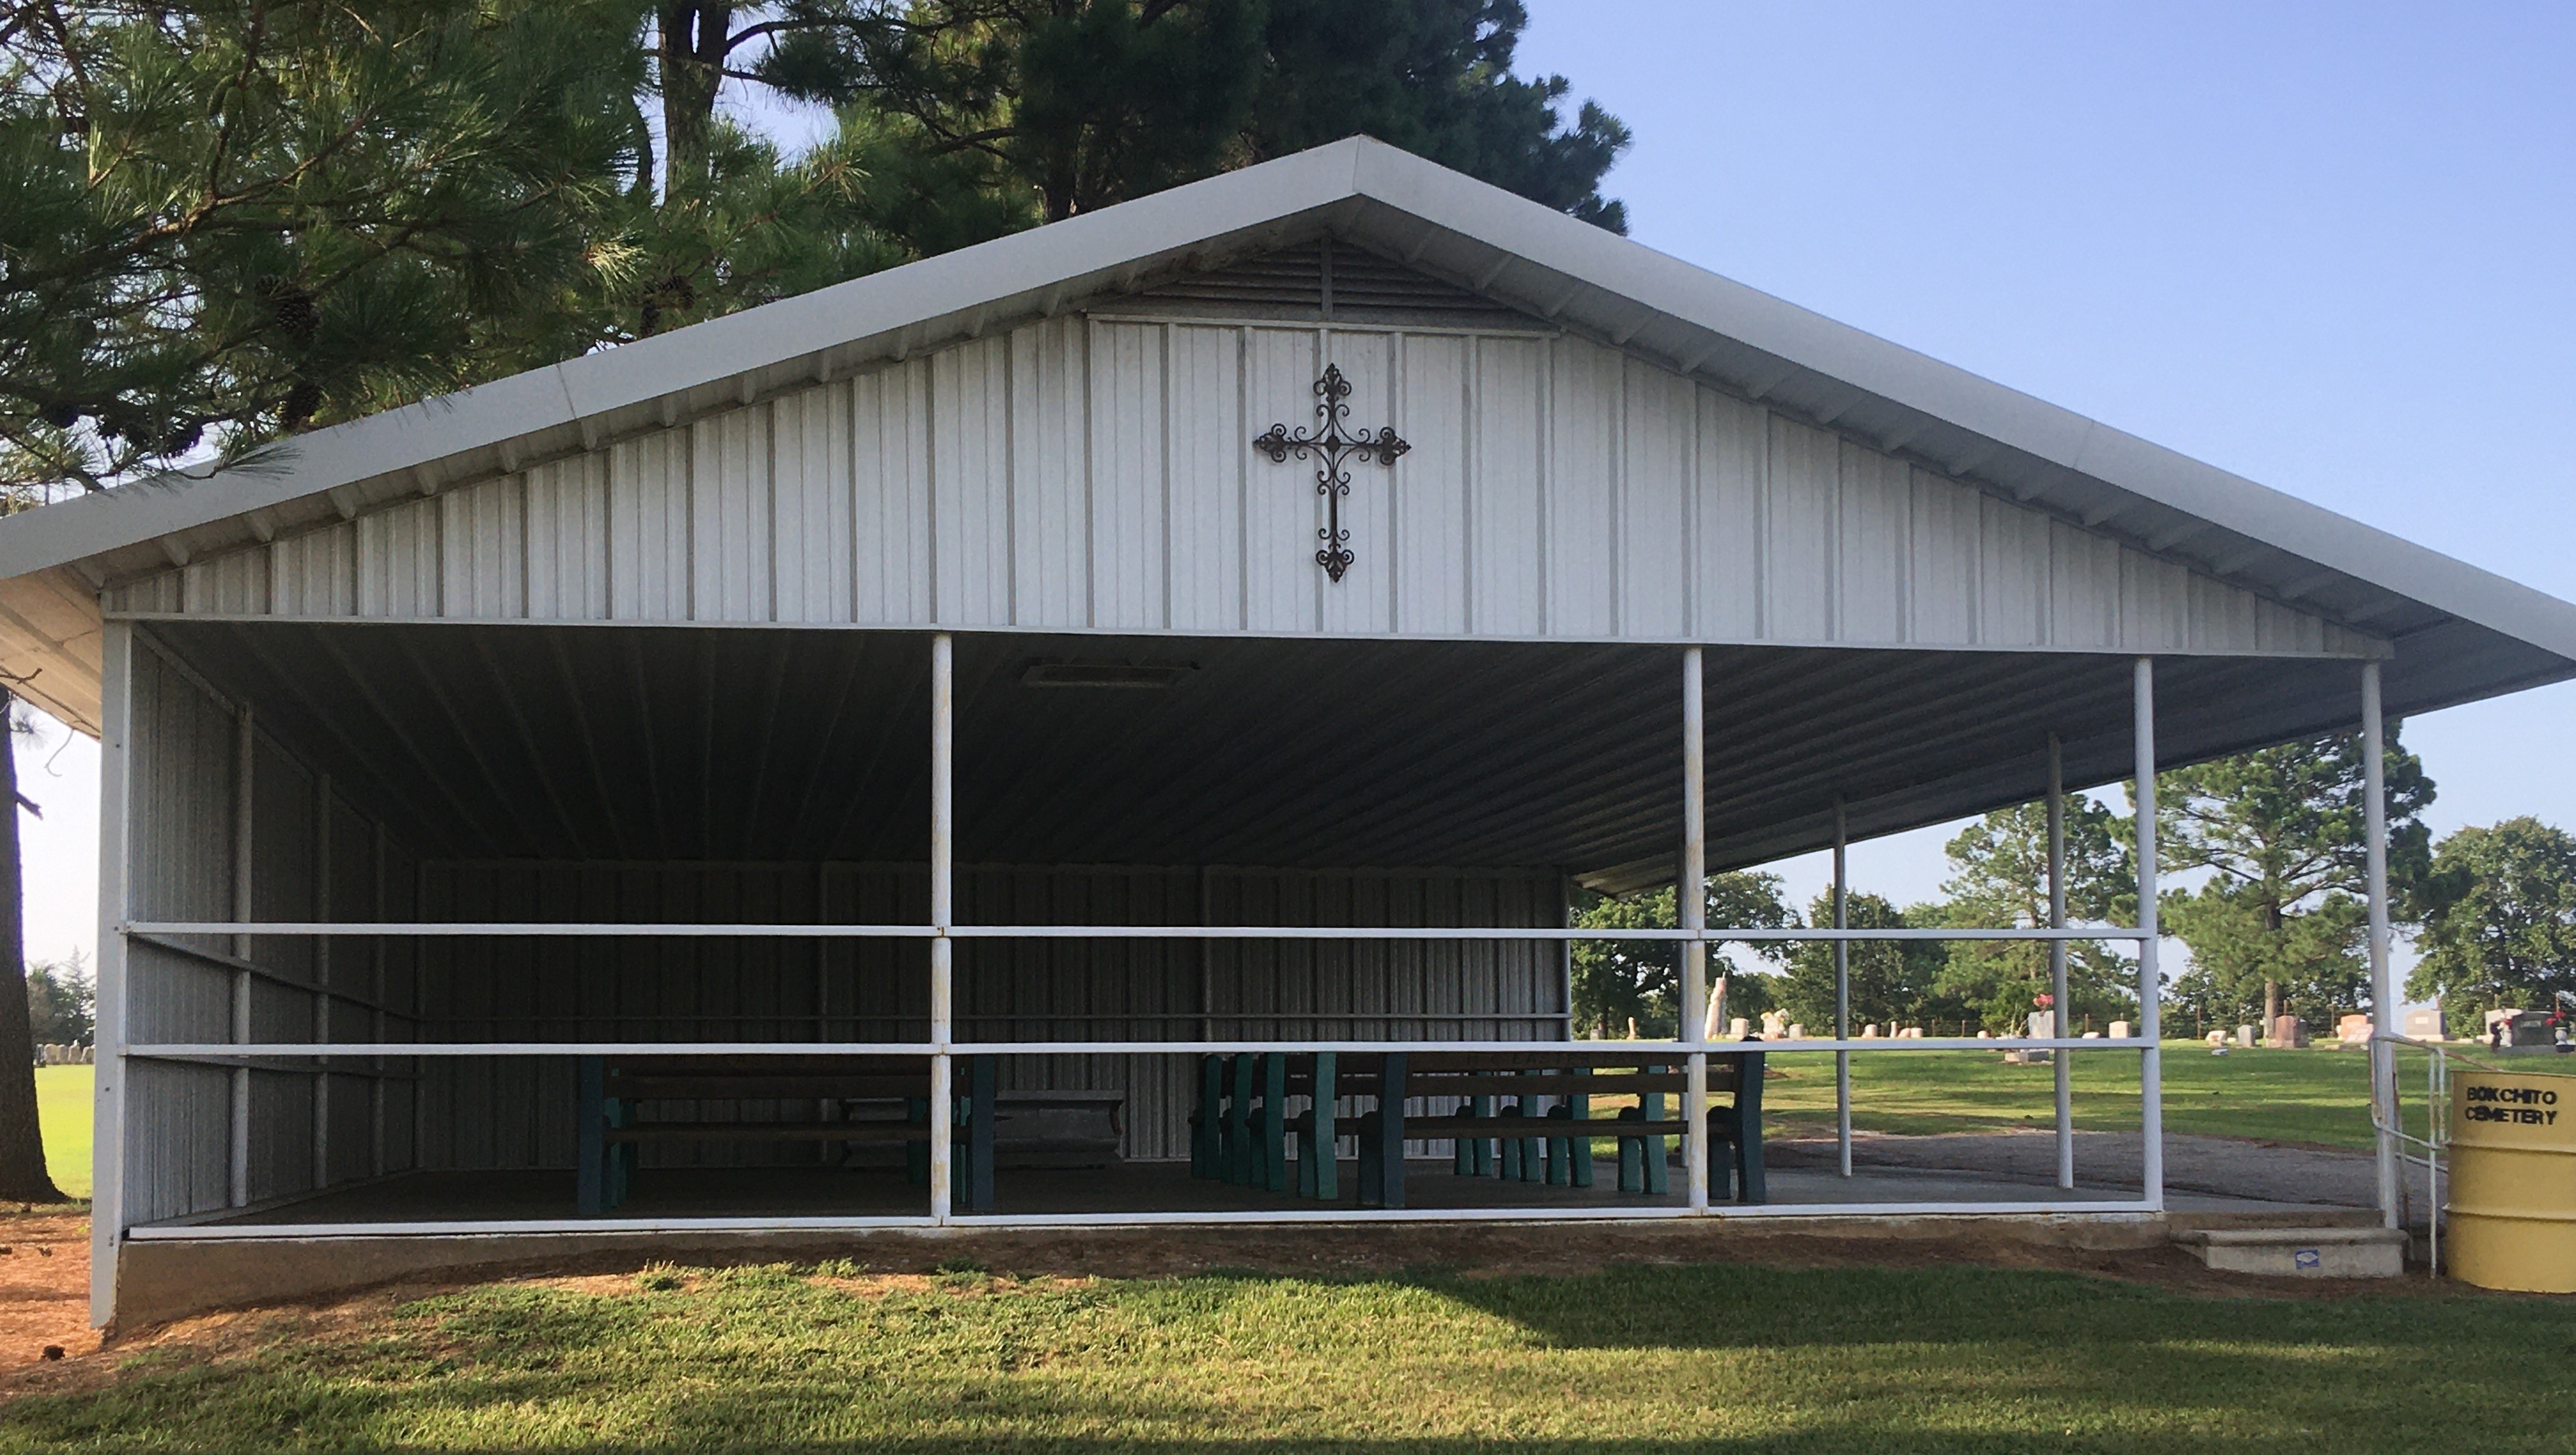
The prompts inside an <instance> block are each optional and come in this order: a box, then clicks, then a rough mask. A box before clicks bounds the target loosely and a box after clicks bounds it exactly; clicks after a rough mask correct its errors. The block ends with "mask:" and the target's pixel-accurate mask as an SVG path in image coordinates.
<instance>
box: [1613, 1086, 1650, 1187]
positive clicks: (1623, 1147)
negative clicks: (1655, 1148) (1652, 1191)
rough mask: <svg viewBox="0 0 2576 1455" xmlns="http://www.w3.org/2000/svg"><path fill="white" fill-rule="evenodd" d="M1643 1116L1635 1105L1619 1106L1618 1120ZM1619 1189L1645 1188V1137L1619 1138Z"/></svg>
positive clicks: (1628, 1120)
mask: <svg viewBox="0 0 2576 1455" xmlns="http://www.w3.org/2000/svg"><path fill="white" fill-rule="evenodd" d="M1644 1116H1645V1113H1644V1112H1642V1111H1640V1110H1639V1109H1638V1108H1636V1107H1633V1106H1629V1107H1621V1108H1620V1109H1619V1116H1618V1120H1620V1121H1623V1122H1633V1121H1640V1120H1643V1119H1644ZM1619 1190H1620V1191H1621V1192H1643V1191H1645V1190H1646V1139H1645V1138H1643V1137H1621V1138H1620V1139H1619Z"/></svg>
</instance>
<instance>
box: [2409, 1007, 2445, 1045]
mask: <svg viewBox="0 0 2576 1455" xmlns="http://www.w3.org/2000/svg"><path fill="white" fill-rule="evenodd" d="M2406 1039H2408V1040H2410V1041H2445V1040H2449V1039H2450V1037H2448V1036H2445V1035H2444V1034H2442V1008H2441V1007H2440V1006H2438V1005H2419V1006H2417V1007H2415V1008H2414V1009H2413V1010H2410V1011H2408V1012H2406Z"/></svg>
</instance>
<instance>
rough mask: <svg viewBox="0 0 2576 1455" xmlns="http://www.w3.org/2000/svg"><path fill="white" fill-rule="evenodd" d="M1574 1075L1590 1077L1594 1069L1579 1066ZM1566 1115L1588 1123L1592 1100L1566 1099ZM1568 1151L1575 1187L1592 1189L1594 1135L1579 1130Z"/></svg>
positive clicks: (1590, 1118)
mask: <svg viewBox="0 0 2576 1455" xmlns="http://www.w3.org/2000/svg"><path fill="white" fill-rule="evenodd" d="M1574 1074H1575V1075H1577V1076H1589V1075H1591V1074H1592V1068H1591V1067H1589V1066H1578V1067H1576V1068H1575V1071H1574ZM1565 1114H1566V1115H1567V1116H1568V1117H1570V1118H1572V1119H1573V1120H1575V1121H1577V1122H1588V1121H1590V1120H1592V1098H1591V1097H1588V1096H1569V1097H1567V1098H1566V1099H1565ZM1567 1150H1568V1151H1569V1153H1570V1154H1571V1155H1570V1156H1569V1157H1568V1159H1567V1160H1568V1161H1570V1162H1571V1163H1572V1164H1573V1167H1572V1175H1573V1178H1574V1185H1575V1186H1576V1187H1590V1186H1591V1185H1592V1133H1590V1132H1589V1131H1585V1130H1581V1129H1577V1130H1576V1132H1575V1134H1574V1136H1573V1137H1572V1138H1571V1139H1570V1141H1569V1143H1568V1148H1567Z"/></svg>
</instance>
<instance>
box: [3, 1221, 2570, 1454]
mask: <svg viewBox="0 0 2576 1455" xmlns="http://www.w3.org/2000/svg"><path fill="white" fill-rule="evenodd" d="M841 1272H842V1273H844V1274H846V1270H842V1271H841ZM835 1273H836V1270H834V1269H833V1268H832V1267H830V1266H829V1265H826V1266H825V1267H824V1268H822V1269H820V1270H816V1269H810V1268H807V1269H796V1268H789V1267H785V1266H779V1267H771V1268H757V1269H738V1270H731V1271H725V1272H718V1273H706V1274H698V1273H685V1272H681V1271H677V1270H661V1271H648V1272H647V1273H645V1274H643V1275H640V1276H632V1277H623V1278H614V1279H611V1278H597V1279H587V1280H580V1281H578V1282H574V1283H571V1284H570V1286H552V1287H548V1286H531V1285H494V1286H488V1287H483V1288H477V1289H472V1290H467V1291H464V1292H460V1293H455V1294H450V1295H445V1296H440V1297H434V1298H429V1299H426V1300H423V1301H420V1302H415V1303H410V1304H406V1305H401V1306H399V1307H396V1308H394V1309H393V1310H392V1311H391V1312H390V1313H389V1314H387V1315H384V1316H381V1317H370V1318H351V1317H345V1316H343V1317H336V1318H335V1317H334V1316H332V1315H331V1314H330V1313H329V1312H327V1311H326V1312H322V1313H311V1312H282V1313H277V1314H272V1315H269V1316H267V1319H268V1322H267V1323H266V1325H265V1326H264V1327H258V1328H256V1329H255V1330H254V1331H251V1332H249V1333H247V1334H246V1335H245V1334H243V1333H241V1332H240V1331H239V1330H237V1331H236V1336H235V1337H234V1338H233V1339H232V1340H231V1341H230V1344H229V1347H228V1348H227V1349H226V1350H225V1351H224V1352H220V1353H216V1354H213V1355H211V1356H206V1355H196V1354H191V1353H189V1352H187V1351H185V1350H177V1349H172V1348H170V1347H169V1346H166V1345H165V1346H160V1347H157V1348H155V1349H153V1350H151V1351H148V1352H146V1353H143V1354H140V1355H137V1356H133V1357H131V1358H129V1360H128V1363H127V1364H126V1366H125V1367H124V1369H123V1370H122V1371H121V1372H119V1373H118V1374H116V1375H115V1376H114V1377H113V1382H112V1383H110V1384H108V1385H106V1386H105V1387H103V1388H98V1389H94V1390H91V1391H90V1392H86V1393H74V1394H45V1395H31V1396H28V1397H25V1398H22V1399H19V1400H17V1401H15V1402H14V1403H11V1404H9V1405H7V1406H6V1407H0V1451H15V1450H60V1449H69V1448H78V1449H83V1450H107V1451H123V1450H136V1451H141V1450H191V1451H227V1450H240V1451H263V1452H265V1451H302V1450H355V1449H368V1450H375V1449H428V1450H440V1451H501V1450H579V1451H608V1450H620V1451H626V1450H633V1451H683V1450H686V1451H718V1450H726V1451H797V1452H820V1451H839V1450H877V1449H904V1450H914V1451H938V1452H948V1451H954V1452H961V1455H962V1452H966V1451H982V1450H994V1449H1006V1450H1023V1449H1026V1450H1035V1449H1047V1450H1062V1451H1081V1452H1094V1451H1096V1452H1108V1451H1152V1452H1177V1451H1182V1450H1200V1449H1208V1448H1217V1447H1224V1448H1252V1447H1255V1446H1258V1447H1259V1448H1262V1449H1265V1450H1369V1451H1436V1452H1443V1455H1447V1452H1463V1451H1466V1450H1470V1449H1483V1448H1488V1447H1489V1446H1491V1445H1494V1444H1499V1443H1502V1442H1512V1443H1516V1444H1527V1445H1531V1446H1534V1447H1537V1448H1544V1449H1549V1450H1558V1451H1578V1450H1579V1451H1612V1450H1617V1451H1625V1452H1642V1451H1673V1452H1680V1451H1684V1450H1693V1451H1699V1450H1716V1451H1757V1450H1758V1451H1783V1452H1812V1455H1827V1452H1832V1455H1849V1452H1868V1451H1932V1452H1944V1455H1965V1452H1970V1451H2029V1452H2040V1451H2050V1452H2054V1451H2066V1450H2079V1451H2085V1452H2119V1451H2174V1452H2183V1451H2192V1452H2209V1451H2220V1452H2235V1451H2242V1452H2249V1455H2250V1452H2254V1451H2263V1452H2280V1451H2291V1452H2298V1451H2318V1452H2325V1451H2331V1452H2334V1455H2369V1452H2377V1451H2417V1450H2422V1451H2434V1450H2441V1451H2452V1450H2477V1451H2488V1452H2520V1451H2552V1452H2556V1451H2563V1450H2565V1449H2567V1448H2568V1431H2569V1428H2570V1425H2571V1423H2576V1307H2571V1305H2570V1303H2569V1302H2568V1301H2565V1300H2547V1299H2506V1298H2471V1297H2459V1296H2448V1297H2445V1296H2404V1295H2397V1294H2381V1295H2369V1296H2360V1297H2350V1298H2340V1299H2297V1300H2291V1299H2262V1298H2207V1297H2199V1296H2186V1295H2182V1294H2177V1293H2171V1292H2164V1291H2159V1290H2156V1289H2151V1288H2144V1287H2140V1286H2136V1285H2132V1284H2126V1283H2120V1282H2114V1281H2111V1280H2108V1279H2102V1278H2096V1277H2092V1276H2088V1275H2079V1274H2067V1273H2054V1272H2030V1271H2013V1272H2003V1271H1991V1270H1982V1269H1974V1268H1957V1267H1926V1268H1917V1269H1852V1268H1836V1269H1804V1270H1791V1269H1769V1268H1759V1267H1738V1266H1680V1267H1656V1268H1623V1269H1614V1270H1611V1271H1608V1272H1604V1273H1598V1274H1591V1275H1583V1276H1554V1277H1540V1276H1528V1277H1502V1278H1465V1277H1454V1276H1447V1275H1440V1274H1428V1275H1420V1276H1413V1277H1401V1278H1382V1279H1371V1280H1366V1281H1352V1282H1341V1283H1332V1282H1318V1281H1312V1280H1304V1279H1291V1278H1270V1277H1255V1276H1225V1275H1216V1276H1204V1277H1193V1278H1182V1279H1170V1280H1159V1279H1158V1280H1138V1281H1057V1280H1049V1279H1043V1278H1041V1279H1034V1280H1029V1281H1025V1282H1023V1281H1017V1280H1011V1279H1006V1278H991V1277H986V1276H984V1275H982V1274H979V1273H972V1272H958V1273H951V1274H944V1275H939V1276H937V1277H932V1278H883V1277H855V1276H835Z"/></svg>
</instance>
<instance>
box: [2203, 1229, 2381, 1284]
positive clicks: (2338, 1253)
mask: <svg viewBox="0 0 2576 1455" xmlns="http://www.w3.org/2000/svg"><path fill="white" fill-rule="evenodd" d="M2174 1241H2175V1242H2176V1243H2179V1244H2181V1245H2182V1246H2184V1247H2186V1248H2189V1249H2190V1250H2191V1251H2192V1252H2193V1253H2195V1254H2197V1255H2198V1256H2199V1258H2200V1261H2201V1262H2202V1263H2204V1264H2206V1265H2208V1266H2209V1267H2211V1268H2215V1269H2217V1270H2219V1271H2221V1272H2224V1273H2251V1274H2255V1275H2257V1276H2258V1277H2265V1278H2395V1277H2396V1276H2398V1275H2399V1274H2401V1273H2404V1272H2405V1271H2406V1234H2405V1233H2404V1232H2402V1231H2400V1230H2398V1229H2395V1228H2378V1227H2371V1228H2352V1227H2342V1228H2197V1229H2192V1230H2190V1231H2186V1232H2180V1233H2176V1234H2175V1235H2174Z"/></svg>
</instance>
